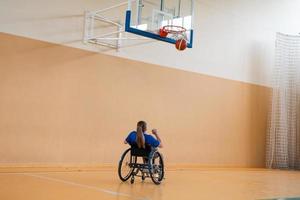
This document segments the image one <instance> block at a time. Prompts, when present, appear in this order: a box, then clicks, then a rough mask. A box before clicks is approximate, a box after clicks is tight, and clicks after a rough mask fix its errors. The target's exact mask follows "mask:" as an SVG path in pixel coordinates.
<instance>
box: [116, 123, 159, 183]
mask: <svg viewBox="0 0 300 200" xmlns="http://www.w3.org/2000/svg"><path fill="white" fill-rule="evenodd" d="M146 131H147V123H146V122H144V121H139V122H138V123H137V129H136V131H132V132H131V133H129V135H128V136H127V138H126V139H125V141H124V143H125V144H129V145H130V146H131V147H130V148H129V149H127V150H126V151H125V152H124V153H123V155H122V157H121V160H120V162H119V167H118V174H119V177H120V179H121V180H122V181H127V180H128V179H129V178H130V177H131V181H130V182H131V183H134V177H135V176H139V177H142V180H145V178H148V177H150V178H151V179H152V181H153V182H154V183H155V184H160V182H161V181H162V179H163V177H164V163H163V158H162V155H161V153H159V152H158V150H157V147H160V148H161V147H162V142H161V139H160V137H159V135H158V133H157V130H156V129H153V130H152V134H153V135H154V136H155V138H154V137H153V136H152V135H149V134H147V133H146ZM138 158H142V162H140V163H139V162H138Z"/></svg>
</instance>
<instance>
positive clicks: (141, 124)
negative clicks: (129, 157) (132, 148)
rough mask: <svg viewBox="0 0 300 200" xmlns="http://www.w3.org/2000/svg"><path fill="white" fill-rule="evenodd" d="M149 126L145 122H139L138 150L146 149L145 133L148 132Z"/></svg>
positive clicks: (137, 131)
mask: <svg viewBox="0 0 300 200" xmlns="http://www.w3.org/2000/svg"><path fill="white" fill-rule="evenodd" d="M146 127H147V124H146V122H144V121H139V122H138V123H137V128H136V143H137V146H138V148H143V149H144V148H145V137H144V132H145V131H146V129H147V128H146Z"/></svg>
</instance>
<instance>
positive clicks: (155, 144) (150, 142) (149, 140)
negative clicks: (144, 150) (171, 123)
mask: <svg viewBox="0 0 300 200" xmlns="http://www.w3.org/2000/svg"><path fill="white" fill-rule="evenodd" d="M144 137H145V143H146V144H148V145H150V146H151V147H158V146H159V141H158V140H157V139H155V138H154V137H153V136H152V135H148V134H146V133H144ZM126 142H128V144H130V145H132V144H134V143H136V131H132V132H131V133H129V135H128V136H127V138H126Z"/></svg>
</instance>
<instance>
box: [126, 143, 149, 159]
mask: <svg viewBox="0 0 300 200" xmlns="http://www.w3.org/2000/svg"><path fill="white" fill-rule="evenodd" d="M150 153H151V146H149V145H146V148H145V149H143V148H138V146H137V145H136V144H133V145H131V155H132V156H140V157H149V154H150Z"/></svg>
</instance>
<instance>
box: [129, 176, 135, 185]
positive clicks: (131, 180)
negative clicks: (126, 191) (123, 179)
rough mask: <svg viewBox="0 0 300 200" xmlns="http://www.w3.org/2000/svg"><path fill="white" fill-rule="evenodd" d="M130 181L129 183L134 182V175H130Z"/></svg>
mask: <svg viewBox="0 0 300 200" xmlns="http://www.w3.org/2000/svg"><path fill="white" fill-rule="evenodd" d="M130 183H131V184H133V183H134V176H131V179H130Z"/></svg>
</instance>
